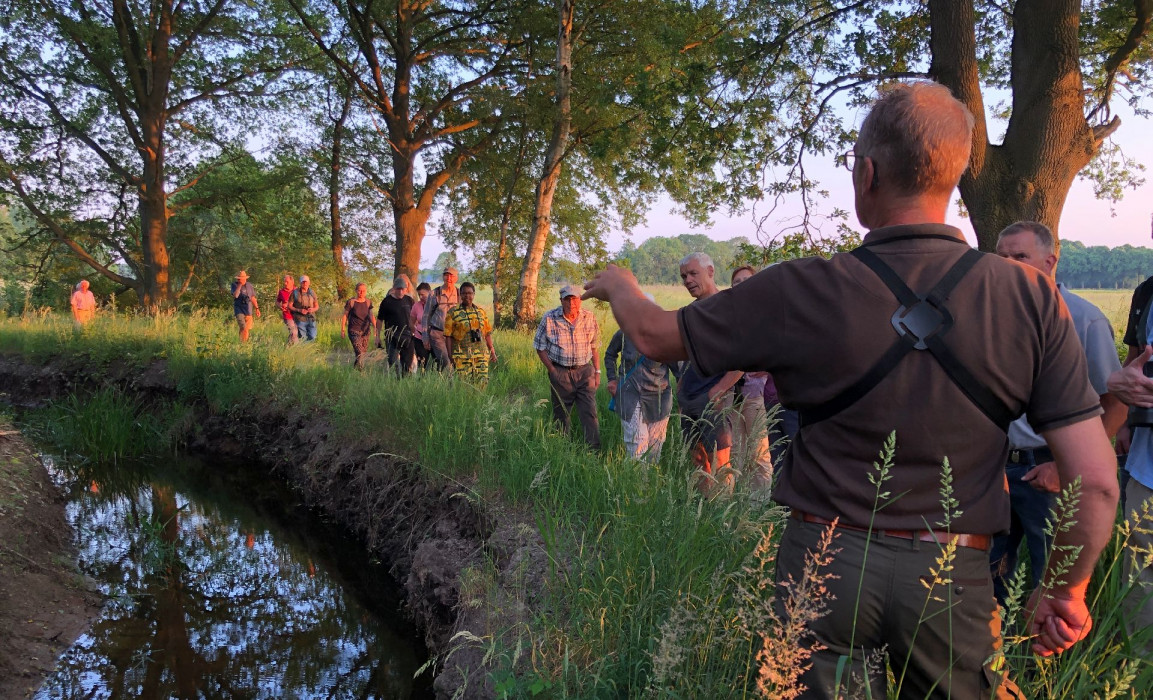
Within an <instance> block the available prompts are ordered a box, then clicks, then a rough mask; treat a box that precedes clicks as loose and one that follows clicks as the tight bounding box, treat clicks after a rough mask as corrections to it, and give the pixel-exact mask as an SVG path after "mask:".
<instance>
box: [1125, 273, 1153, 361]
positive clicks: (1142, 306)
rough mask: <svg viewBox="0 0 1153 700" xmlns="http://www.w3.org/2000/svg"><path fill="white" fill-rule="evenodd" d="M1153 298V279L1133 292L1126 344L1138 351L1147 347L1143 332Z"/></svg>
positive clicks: (1126, 331) (1146, 281) (1126, 329)
mask: <svg viewBox="0 0 1153 700" xmlns="http://www.w3.org/2000/svg"><path fill="white" fill-rule="evenodd" d="M1150 297H1153V277H1150V278H1149V279H1147V280H1145V281H1144V282H1142V283H1141V284H1139V285H1138V286H1137V289H1136V290H1135V291H1134V292H1133V303H1132V304H1131V305H1130V306H1129V324H1128V325H1127V326H1125V344H1126V345H1128V346H1129V347H1131V348H1137V349H1138V350H1140V349H1143V348H1144V347H1145V338H1144V337H1143V333H1142V331H1143V330H1144V328H1145V323H1144V321H1145V319H1144V315H1145V313H1146V311H1147V307H1148V306H1149V299H1150Z"/></svg>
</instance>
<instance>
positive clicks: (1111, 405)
mask: <svg viewBox="0 0 1153 700" xmlns="http://www.w3.org/2000/svg"><path fill="white" fill-rule="evenodd" d="M997 255H1000V256H1001V257H1003V258H1008V259H1009V260H1016V261H1017V262H1019V263H1022V264H1025V265H1029V266H1030V267H1033V268H1036V269H1038V270H1040V271H1041V272H1042V273H1044V274H1045V276H1047V277H1050V278H1056V272H1057V261H1058V251H1057V245H1056V241H1055V240H1054V238H1053V232H1052V231H1050V230H1049V227H1048V226H1046V225H1044V224H1041V223H1038V222H1036V221H1018V222H1017V223H1015V224H1010V225H1009V226H1007V227H1006V228H1005V230H1003V231H1001V233H1000V234H998V236H997ZM1057 289H1058V291H1060V292H1061V298H1062V299H1063V300H1064V301H1065V306H1067V307H1068V308H1069V313H1070V315H1071V316H1072V317H1073V327H1074V328H1076V329H1077V338H1078V339H1079V340H1080V342H1081V348H1082V349H1083V350H1084V351H1085V360H1086V363H1087V365H1088V367H1089V383H1090V384H1091V385H1092V386H1093V391H1095V392H1096V393H1097V394H1098V396H1099V397H1100V401H1101V409H1102V410H1103V411H1104V413H1103V414H1102V416H1101V418H1102V421H1103V423H1104V425H1105V434H1106V435H1108V436H1110V437H1112V436H1113V435H1115V434H1116V433H1117V429H1118V428H1120V427H1121V424H1122V423H1124V422H1125V416H1126V410H1125V405H1124V404H1123V403H1121V401H1120V400H1118V399H1117V397H1115V396H1113V395H1111V394H1110V393H1109V388H1108V382H1109V376H1110V375H1111V374H1112V373H1113V372H1115V371H1117V370H1119V369H1121V363H1120V361H1118V359H1117V346H1116V345H1115V344H1114V340H1113V327H1112V326H1110V325H1109V319H1107V318H1105V314H1103V313H1101V310H1100V309H1098V308H1097V307H1096V306H1094V305H1093V304H1091V303H1089V302H1088V301H1086V300H1085V299H1083V298H1081V297H1079V296H1077V295H1076V294H1074V293H1073V292H1071V291H1069V289H1068V288H1067V287H1066V286H1065V285H1063V284H1061V283H1058V284H1057ZM1005 477H1006V478H1007V479H1008V481H1009V503H1010V508H1011V514H1012V519H1011V525H1010V528H1009V534H1008V535H1002V536H998V537H996V538H995V539H994V540H993V547H992V549H991V550H990V551H989V564H990V566H991V567H992V568H993V589H994V592H995V593H996V595H997V601H998V602H1000V603H1001V604H1002V605H1004V604H1005V602H1006V598H1007V597H1008V584H1009V581H1010V580H1011V579H1012V577H1013V572H1014V571H1015V570H1016V567H1017V550H1018V549H1019V548H1020V545H1021V541H1022V540H1024V542H1025V547H1026V551H1028V553H1029V565H1030V566H1029V571H1030V582H1029V586H1028V588H1027V589H1026V590H1032V589H1033V588H1036V587H1037V585H1038V584H1039V583H1041V572H1042V571H1044V570H1045V557H1046V556H1047V554H1048V551H1049V544H1050V543H1051V541H1052V538H1050V537H1049V536H1047V535H1046V534H1045V529H1046V524H1045V521H1046V520H1047V519H1048V518H1049V513H1050V511H1051V510H1052V508H1053V501H1054V498H1055V497H1054V494H1056V493H1058V492H1060V490H1061V483H1060V480H1059V479H1058V478H1057V467H1056V465H1055V464H1054V463H1053V454H1052V452H1050V451H1049V447H1048V446H1047V445H1046V444H1045V439H1044V438H1042V437H1041V436H1040V435H1038V434H1037V433H1036V431H1034V430H1033V428H1032V427H1030V425H1029V420H1028V419H1027V418H1025V417H1024V416H1022V417H1021V418H1018V419H1017V420H1015V421H1013V424H1012V425H1010V426H1009V461H1008V462H1007V463H1006V465H1005Z"/></svg>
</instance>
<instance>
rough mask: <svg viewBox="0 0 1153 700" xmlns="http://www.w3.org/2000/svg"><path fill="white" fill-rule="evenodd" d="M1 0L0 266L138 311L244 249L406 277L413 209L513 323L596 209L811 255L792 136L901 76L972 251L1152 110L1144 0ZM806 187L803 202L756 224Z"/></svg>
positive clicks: (830, 142)
mask: <svg viewBox="0 0 1153 700" xmlns="http://www.w3.org/2000/svg"><path fill="white" fill-rule="evenodd" d="M3 7H4V9H5V10H6V11H5V12H3V13H0V16H2V18H3V19H2V20H0V22H2V24H0V198H2V199H3V203H5V204H7V205H8V206H9V207H10V208H11V211H12V216H11V219H12V221H13V224H14V225H13V227H12V228H11V229H5V231H4V236H5V238H6V240H8V241H9V243H10V245H6V247H7V248H9V249H11V251H17V250H19V251H20V252H18V253H14V254H15V255H16V256H17V257H18V258H19V259H20V260H21V262H20V264H19V265H16V266H13V267H10V268H9V269H10V271H11V272H10V274H14V273H15V272H16V271H23V273H22V274H24V273H26V274H29V275H32V278H30V279H31V280H32V281H34V278H35V277H36V276H38V275H43V274H44V270H45V265H46V264H48V263H47V262H46V263H45V265H41V264H39V262H38V261H40V260H44V261H50V260H56V259H57V258H58V257H59V256H60V255H62V254H65V253H66V254H67V255H69V256H72V258H74V259H75V260H78V261H80V263H82V264H83V265H84V266H87V267H88V268H91V269H92V270H94V271H96V272H97V273H98V274H99V275H101V276H102V277H103V278H104V280H106V281H107V283H108V286H109V290H108V292H107V293H111V292H113V291H115V292H117V293H118V294H121V295H122V296H123V295H124V294H125V293H127V295H128V296H130V297H133V298H135V299H136V300H137V301H138V302H139V303H140V304H142V305H143V306H145V307H160V306H165V305H170V304H173V303H175V300H176V299H178V298H183V297H184V296H185V295H188V298H189V299H190V300H192V299H195V300H197V301H198V302H199V301H207V300H209V299H211V298H213V293H212V292H211V291H210V290H212V289H214V288H216V287H217V286H218V284H219V281H218V280H217V279H216V277H217V276H218V275H219V274H224V273H223V272H221V270H224V269H225V268H226V267H228V266H237V265H240V264H244V265H245V266H247V267H252V268H255V267H256V266H257V265H259V266H261V267H266V268H268V269H270V270H271V269H273V268H276V269H281V268H286V267H287V266H288V265H289V264H291V263H290V262H289V260H290V259H293V258H295V259H296V260H298V261H299V262H298V263H297V264H298V265H303V264H307V265H308V266H310V268H312V270H311V271H312V272H314V273H319V274H320V275H321V276H322V277H323V278H324V279H325V280H327V276H329V275H331V278H332V279H331V282H328V281H323V282H322V283H321V284H320V285H318V286H321V287H325V288H327V287H331V288H332V289H333V290H336V291H339V290H340V289H341V287H342V285H345V284H346V275H345V273H344V268H345V267H346V266H351V267H353V268H357V269H359V270H370V269H371V270H375V271H376V272H377V273H378V274H380V275H381V276H382V277H389V276H391V275H392V274H393V272H398V271H403V272H408V273H409V274H410V275H412V276H415V275H417V274H419V267H420V259H421V252H422V243H423V240H424V238H425V235H426V228H427V226H428V224H429V222H430V221H432V222H436V223H437V224H438V225H439V227H440V230H439V232H440V234H441V235H442V237H443V238H444V239H445V241H446V243H447V244H448V245H449V246H450V247H452V246H460V247H466V248H468V249H469V250H470V251H472V253H473V254H474V256H475V258H476V259H477V260H478V264H479V265H480V266H481V267H482V268H483V270H484V271H483V273H482V274H481V275H480V276H478V279H481V278H485V277H487V279H490V280H491V281H493V282H494V283H495V284H496V286H497V290H498V293H497V299H498V304H500V305H501V307H500V308H498V315H499V314H500V312H501V308H503V306H504V305H507V304H509V303H510V302H511V300H512V298H513V297H514V296H516V297H517V298H518V303H517V307H518V313H519V315H520V316H523V317H525V318H528V317H530V316H532V315H533V314H535V301H534V300H535V287H536V285H537V283H538V279H539V278H540V277H541V275H542V274H543V275H544V276H546V277H547V276H549V275H553V274H555V273H556V271H557V270H558V269H561V268H563V269H564V270H567V271H570V272H574V273H575V272H576V271H577V270H578V269H579V266H589V265H596V264H601V263H603V262H604V261H605V260H607V259H608V253H607V251H606V250H605V244H604V241H605V235H606V234H607V232H608V231H609V230H610V229H611V228H620V229H623V230H626V231H627V230H628V229H630V228H631V227H633V226H635V225H636V224H638V223H640V222H641V221H643V217H644V213H645V210H646V208H647V206H648V205H649V203H651V201H652V198H653V197H655V196H656V195H657V194H660V193H663V194H667V195H668V196H670V197H671V198H672V199H673V200H674V201H675V202H676V203H677V204H678V205H679V206H680V207H681V211H682V213H684V214H686V215H687V216H688V217H689V218H690V219H691V220H693V221H695V222H704V221H707V220H708V219H709V217H710V216H711V215H712V214H713V213H714V212H716V211H718V210H722V209H724V210H727V211H728V212H729V213H741V212H744V213H748V214H750V215H751V216H754V217H755V218H757V219H758V220H759V221H760V222H761V224H762V226H763V227H764V228H763V229H762V232H761V234H762V235H761V239H762V240H759V241H757V243H760V244H761V246H760V247H759V248H758V246H757V245H755V244H754V243H750V244H749V245H748V246H746V247H745V248H743V249H742V250H741V252H740V253H739V254H734V255H738V257H739V259H741V260H748V261H754V262H758V263H759V264H766V263H768V262H772V261H774V260H777V259H782V258H787V257H792V256H795V255H798V254H827V253H828V252H830V251H833V250H837V249H839V247H843V246H845V245H847V244H849V243H851V239H849V238H843V237H842V238H834V239H831V240H824V239H821V238H820V236H819V235H817V234H816V233H815V230H816V228H817V227H810V226H809V224H810V222H811V221H812V218H813V217H815V216H818V215H823V216H828V217H830V218H831V219H833V220H835V221H840V220H843V219H845V218H847V216H848V212H847V211H845V209H844V208H843V207H832V208H826V207H825V206H823V205H821V204H820V198H821V197H820V196H821V194H822V190H821V187H820V183H818V182H816V181H815V180H814V179H813V177H812V176H811V175H810V173H811V171H812V169H811V165H812V163H813V162H814V159H817V158H821V159H831V158H833V157H834V156H835V154H839V153H842V152H844V151H845V150H846V149H847V148H848V147H849V146H850V145H851V144H852V143H853V142H854V140H855V136H856V134H855V130H854V125H853V123H852V121H851V120H852V119H853V115H854V114H855V111H854V110H855V109H856V108H858V107H861V106H863V105H865V104H867V102H868V101H869V100H871V99H872V98H873V96H874V95H875V93H876V91H877V90H883V89H884V88H885V86H886V85H887V84H889V83H891V82H892V81H897V80H908V79H917V78H931V79H935V80H938V81H940V82H942V83H943V84H945V85H947V86H949V87H950V88H951V89H952V90H953V91H954V93H955V94H956V95H957V96H958V98H959V99H961V100H962V101H963V102H964V103H965V104H966V105H967V106H968V107H969V108H970V110H971V111H972V112H973V114H974V116H975V118H976V122H977V128H976V129H975V131H974V134H973V147H974V149H973V156H972V160H971V163H970V168H969V171H968V172H967V174H966V175H965V178H964V179H963V180H962V183H961V190H960V191H961V198H962V199H963V202H964V206H965V209H966V211H967V213H968V215H969V216H970V217H971V220H972V222H973V225H974V228H975V229H976V231H977V235H978V239H979V243H980V245H981V247H983V248H985V249H988V248H989V247H990V246H991V241H992V240H993V237H995V235H996V233H997V232H998V231H999V230H1000V229H1001V228H1002V227H1003V226H1004V225H1005V224H1007V223H1010V222H1011V221H1015V220H1018V219H1035V220H1039V221H1041V222H1043V223H1046V224H1048V225H1049V226H1050V227H1051V228H1053V229H1054V230H1055V229H1056V225H1057V222H1058V219H1059V217H1060V213H1061V209H1062V207H1063V205H1064V201H1065V197H1066V195H1067V193H1068V190H1069V187H1070V184H1071V183H1072V182H1073V180H1074V178H1076V177H1078V176H1080V177H1089V178H1091V179H1093V180H1094V181H1095V183H1096V185H1097V191H1098V194H1099V195H1100V196H1104V197H1119V196H1120V195H1121V194H1122V193H1123V192H1124V190H1125V186H1126V185H1127V184H1131V183H1133V182H1134V181H1135V179H1136V178H1137V177H1138V175H1137V173H1138V169H1137V168H1136V166H1135V164H1134V163H1132V162H1131V161H1129V160H1127V159H1126V157H1125V156H1124V154H1123V153H1121V152H1120V151H1119V149H1117V148H1116V147H1115V146H1114V145H1113V144H1111V143H1110V140H1109V139H1110V137H1111V136H1112V135H1113V134H1115V133H1116V132H1117V130H1118V129H1121V128H1125V127H1123V126H1122V125H1121V124H1120V120H1119V119H1118V118H1117V116H1116V115H1115V113H1114V111H1115V110H1114V107H1115V106H1116V105H1117V104H1118V103H1119V102H1120V101H1125V102H1127V103H1128V104H1129V105H1130V107H1132V109H1133V110H1134V112H1135V113H1136V114H1138V115H1139V116H1140V117H1141V118H1144V117H1145V116H1147V114H1148V109H1147V100H1148V97H1149V91H1150V89H1151V84H1150V80H1149V70H1150V65H1151V59H1153V50H1151V46H1150V41H1149V39H1148V33H1149V28H1150V23H1151V21H1153V20H1151V18H1153V0H1126V1H1124V2H1104V1H1103V0H1084V1H1082V2H1078V1H1077V0H1014V1H1013V2H1009V3H996V2H992V1H991V0H929V1H928V2H908V3H890V2H883V1H881V0H819V1H817V2H814V1H813V0H776V1H775V2H772V3H758V2H729V1H728V0H706V1H704V2H700V1H697V0H645V1H644V2H641V1H640V0H636V1H635V2H634V1H633V0H621V1H620V2H615V3H595V4H588V3H582V2H579V0H467V1H462V2H451V3H450V2H442V1H440V0H434V1H431V2H429V1H425V0H255V1H253V2H239V1H238V0H186V1H183V2H176V1H175V0H156V1H155V2H147V3H146V2H143V0H113V1H112V2H109V3H95V4H93V3H84V2H79V1H78V0H6V2H5V3H4V5H3ZM306 176H307V177H306ZM262 180H264V182H261V181H262ZM798 197H799V198H800V201H801V202H802V203H803V210H804V216H803V217H801V218H800V219H799V220H797V221H795V222H790V223H785V224H782V225H777V224H774V226H775V228H773V229H769V228H768V226H769V224H768V222H769V221H770V220H771V215H772V214H773V212H774V211H775V209H776V207H778V206H779V205H780V204H781V203H782V202H784V201H785V199H786V198H798ZM273 200H277V201H273ZM241 235H243V236H244V238H243V244H241V238H240V236H241ZM322 245H326V246H327V251H328V259H327V260H322V259H321V258H320V257H317V256H316V251H317V250H319V248H318V246H322ZM660 245H664V244H660ZM660 245H658V244H657V243H654V244H652V246H651V247H653V248H654V249H655V248H659V247H660ZM698 247H705V246H704V245H703V244H702V245H701V246H698ZM642 248H644V246H639V247H637V248H636V252H637V253H638V255H640V256H641V257H639V258H637V260H638V261H639V263H638V264H640V265H641V267H642V268H643V267H644V266H645V265H647V264H648V263H647V262H645V261H644V259H643V257H644V255H646V254H647V253H648V251H647V250H646V251H644V252H643V254H642V252H641V251H642ZM246 254H247V255H248V256H249V259H247V260H246V259H245V255H246ZM662 254H663V253H662ZM233 256H236V257H233ZM277 256H280V257H277ZM25 257H27V260H25V259H24V258H25ZM719 257H720V259H722V260H725V259H728V260H732V259H734V258H733V256H727V257H726V256H725V255H720V256H719ZM386 258H391V265H392V268H393V269H392V270H384V269H380V268H384V267H387V266H388V264H389V263H388V262H387V261H386V260H385V259H386ZM521 260H523V262H522V263H521V264H517V261H521ZM566 261H567V262H566ZM667 262H668V261H666V260H663V259H662V262H661V264H660V265H661V266H662V267H663V266H664V265H665V264H666V263H667ZM25 263H27V264H25ZM573 265H576V266H577V267H573ZM550 266H553V268H550ZM517 268H520V269H519V270H518V269H517ZM541 269H543V270H545V272H543V273H542V272H541ZM518 272H519V273H520V274H519V275H518ZM69 274H72V273H71V272H69ZM645 274H648V273H645ZM652 274H653V278H654V279H656V278H661V279H664V280H672V281H675V279H673V278H672V277H671V276H670V275H668V274H666V273H656V272H653V273H652ZM318 281H320V280H319V279H318ZM32 286H35V284H33V285H32ZM518 286H519V289H518V288H517V287H518Z"/></svg>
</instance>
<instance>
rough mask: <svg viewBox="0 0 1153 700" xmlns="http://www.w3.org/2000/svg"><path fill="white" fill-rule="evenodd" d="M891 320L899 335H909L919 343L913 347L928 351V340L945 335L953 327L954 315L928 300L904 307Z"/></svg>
mask: <svg viewBox="0 0 1153 700" xmlns="http://www.w3.org/2000/svg"><path fill="white" fill-rule="evenodd" d="M891 320H892V323H893V328H895V329H896V331H897V335H899V336H906V335H908V336H910V337H911V338H913V339H914V340H916V341H917V342H916V344H914V345H913V348H914V349H915V350H925V349H927V348H928V346H927V345H926V344H925V340H926V339H927V338H930V337H932V336H934V335H937V334H939V333H943V332H945V331H946V330H948V329H949V328H950V327H952V325H953V316H952V314H950V313H949V312H948V311H947V310H945V309H942V308H939V307H937V306H934V305H933V303H932V302H930V301H928V300H926V299H922V300H921V301H919V302H917V303H916V304H914V305H913V307H912V308H907V307H905V306H904V305H902V306H901V307H900V308H898V309H897V311H896V312H895V313H894V314H893V318H892V319H891Z"/></svg>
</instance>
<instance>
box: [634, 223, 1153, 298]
mask: <svg viewBox="0 0 1153 700" xmlns="http://www.w3.org/2000/svg"><path fill="white" fill-rule="evenodd" d="M857 242H858V241H857V239H856V238H855V237H852V236H846V237H843V239H840V240H836V241H834V242H833V244H830V245H827V246H825V248H828V250H825V249H819V250H818V249H815V248H814V249H812V250H810V249H809V248H807V247H806V248H803V249H798V250H792V248H793V247H796V246H795V245H787V246H782V245H780V244H776V243H775V244H774V245H773V246H771V247H770V248H764V249H763V250H762V248H761V246H759V245H755V244H751V243H750V242H749V240H748V239H747V238H745V237H743V236H741V237H738V238H733V239H730V240H727V241H714V240H712V239H711V238H709V237H708V236H705V235H703V234H688V233H686V234H682V235H680V236H675V237H671V236H654V237H653V238H649V239H648V240H646V241H644V242H643V243H641V244H640V245H639V246H638V245H634V244H633V243H631V242H628V243H625V246H624V248H622V249H621V251H620V253H618V254H617V259H618V261H619V262H621V263H624V264H626V265H628V266H629V267H630V268H632V271H633V274H635V275H636V276H637V279H638V280H639V281H640V283H641V284H678V283H680V281H681V280H680V271H679V267H680V261H681V259H682V258H684V257H685V256H686V255H688V254H689V253H692V252H695V251H698V250H699V251H703V252H705V253H708V254H709V255H710V256H711V257H712V258H713V262H714V263H715V265H716V269H717V279H718V281H719V282H720V283H721V284H722V286H725V285H727V284H728V276H729V273H730V272H731V271H732V268H733V267H735V266H737V265H739V264H742V263H752V264H753V265H754V266H756V267H758V268H759V267H763V266H764V264H765V263H766V262H776V261H777V260H779V259H789V258H794V257H800V256H802V255H810V254H821V255H828V254H831V253H833V252H836V250H846V249H848V248H851V247H852V246H853V245H856V243H857ZM786 243H789V240H786ZM792 243H794V244H795V243H796V242H795V241H793V242H792ZM758 252H763V254H761V255H758V254H757V253H758ZM1150 275H1153V248H1145V247H1140V246H1132V245H1123V246H1117V247H1116V248H1109V247H1108V246H1103V245H1095V246H1086V245H1085V244H1084V243H1082V242H1080V241H1062V242H1061V263H1060V264H1059V265H1058V266H1057V279H1058V280H1060V281H1061V282H1064V283H1065V284H1066V285H1067V286H1069V287H1072V288H1074V289H1132V288H1133V287H1136V286H1137V285H1138V284H1140V283H1141V282H1142V281H1143V280H1144V279H1145V278H1146V277H1149V276H1150Z"/></svg>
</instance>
